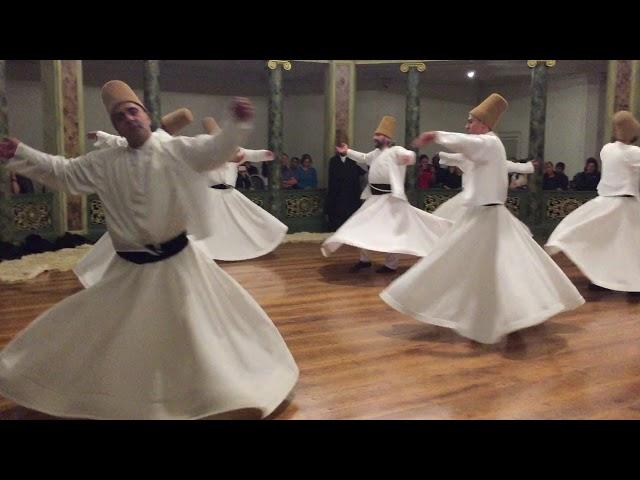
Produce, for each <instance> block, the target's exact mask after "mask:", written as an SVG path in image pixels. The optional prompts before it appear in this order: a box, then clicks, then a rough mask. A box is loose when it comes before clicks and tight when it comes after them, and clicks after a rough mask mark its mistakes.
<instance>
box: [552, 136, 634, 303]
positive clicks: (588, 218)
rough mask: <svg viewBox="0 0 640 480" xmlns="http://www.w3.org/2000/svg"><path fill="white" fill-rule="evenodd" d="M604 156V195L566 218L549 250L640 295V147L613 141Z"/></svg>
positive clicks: (596, 278)
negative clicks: (563, 254) (565, 256)
mask: <svg viewBox="0 0 640 480" xmlns="http://www.w3.org/2000/svg"><path fill="white" fill-rule="evenodd" d="M600 158H601V160H602V176H601V178H600V183H599V184H598V195H599V196H598V197H596V198H594V199H593V200H590V201H588V202H587V203H585V204H584V205H581V206H580V207H579V208H577V209H575V210H574V211H573V212H571V213H570V214H569V215H567V216H566V217H565V218H563V219H562V221H561V222H560V223H559V224H558V226H557V227H556V228H555V230H554V231H553V233H552V234H551V236H550V237H549V240H547V243H546V245H545V249H546V250H547V251H548V252H549V253H550V254H552V255H553V254H556V253H558V252H560V251H562V252H564V253H565V255H567V257H569V258H570V259H571V261H572V262H573V263H575V264H576V265H577V266H578V268H579V269H580V270H581V271H582V273H584V275H585V276H586V277H587V278H589V280H590V281H591V282H592V283H594V284H596V285H599V286H601V287H604V288H608V289H610V290H617V291H621V292H640V248H639V247H640V200H639V199H638V197H639V194H638V185H639V184H640V148H639V147H637V146H634V145H626V144H624V143H622V142H613V143H608V144H606V145H605V146H604V147H603V148H602V151H601V152H600ZM623 195H625V196H623ZM627 195H630V196H627Z"/></svg>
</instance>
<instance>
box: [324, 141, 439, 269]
mask: <svg viewBox="0 0 640 480" xmlns="http://www.w3.org/2000/svg"><path fill="white" fill-rule="evenodd" d="M347 155H348V157H349V158H352V159H353V160H355V161H356V162H358V163H363V164H366V165H368V167H369V185H367V187H366V188H365V190H364V191H363V192H362V196H361V198H362V199H364V200H365V202H364V203H363V204H362V206H361V207H360V208H359V209H358V210H357V211H356V212H355V213H354V214H353V215H351V217H349V219H348V220H347V221H346V222H345V223H344V224H343V225H342V226H341V227H340V228H339V229H338V230H337V231H336V232H335V233H334V234H333V235H332V236H331V237H329V238H328V239H327V240H325V241H324V243H323V244H322V247H321V250H322V254H323V255H324V256H329V255H330V254H331V253H333V252H335V251H336V250H337V249H338V248H340V247H341V246H342V244H347V245H353V246H354V247H359V248H362V249H366V250H373V251H378V252H387V253H404V254H408V255H415V256H419V257H422V256H424V255H426V254H427V253H429V251H430V250H431V248H432V247H433V245H434V244H435V242H436V241H437V240H438V239H439V238H440V237H441V236H442V235H444V233H445V232H446V231H447V230H448V229H449V227H450V226H451V222H450V221H449V220H445V219H442V218H439V217H436V216H434V215H431V214H430V213H427V212H425V211H423V210H420V209H418V208H415V207H413V206H411V204H410V203H409V202H408V201H407V196H406V195H405V192H404V177H405V172H406V165H402V164H401V160H400V157H401V156H402V155H413V163H415V153H414V152H411V151H410V150H406V149H404V148H402V147H400V146H395V147H391V148H387V149H385V150H379V149H376V150H373V151H372V152H369V153H367V154H364V153H360V152H356V151H353V150H349V151H348V153H347ZM371 184H389V185H391V193H389V194H384V195H372V194H371Z"/></svg>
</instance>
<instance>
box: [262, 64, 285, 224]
mask: <svg viewBox="0 0 640 480" xmlns="http://www.w3.org/2000/svg"><path fill="white" fill-rule="evenodd" d="M267 68H268V69H269V127H268V128H269V131H268V135H269V139H268V142H269V150H271V151H272V152H273V154H274V156H275V160H274V161H273V162H271V163H270V165H269V191H270V193H271V204H270V206H269V209H270V211H271V214H272V215H273V216H275V217H276V218H278V219H280V220H282V219H283V218H284V216H285V211H284V208H283V198H282V192H281V183H282V182H281V177H280V170H281V167H282V163H281V161H282V138H283V121H282V111H283V108H284V104H283V98H282V70H283V69H284V70H291V63H290V62H288V61H279V60H269V61H268V62H267Z"/></svg>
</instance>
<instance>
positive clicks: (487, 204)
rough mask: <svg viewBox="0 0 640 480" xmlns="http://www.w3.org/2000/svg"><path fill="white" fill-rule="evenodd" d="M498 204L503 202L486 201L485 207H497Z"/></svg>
mask: <svg viewBox="0 0 640 480" xmlns="http://www.w3.org/2000/svg"><path fill="white" fill-rule="evenodd" d="M496 205H502V204H501V203H485V204H484V205H482V206H483V207H495V206H496Z"/></svg>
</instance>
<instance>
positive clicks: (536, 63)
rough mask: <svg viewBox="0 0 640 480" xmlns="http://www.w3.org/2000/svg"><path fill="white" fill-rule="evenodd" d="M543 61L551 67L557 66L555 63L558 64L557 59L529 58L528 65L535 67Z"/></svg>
mask: <svg viewBox="0 0 640 480" xmlns="http://www.w3.org/2000/svg"><path fill="white" fill-rule="evenodd" d="M542 62H544V64H545V65H546V66H547V67H549V68H551V67H555V65H556V61H555V60H527V67H529V68H534V67H536V66H537V65H538V64H539V63H542Z"/></svg>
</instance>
